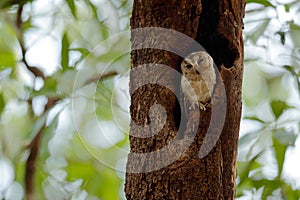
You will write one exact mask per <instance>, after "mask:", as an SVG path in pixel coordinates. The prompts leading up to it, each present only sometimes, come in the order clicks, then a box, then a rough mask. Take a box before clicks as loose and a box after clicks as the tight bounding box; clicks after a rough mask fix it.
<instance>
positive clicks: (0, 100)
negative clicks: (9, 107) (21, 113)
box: [0, 94, 5, 117]
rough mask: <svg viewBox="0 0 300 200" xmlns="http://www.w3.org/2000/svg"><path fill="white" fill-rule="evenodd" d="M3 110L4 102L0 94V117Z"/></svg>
mask: <svg viewBox="0 0 300 200" xmlns="http://www.w3.org/2000/svg"><path fill="white" fill-rule="evenodd" d="M4 108H5V100H4V97H3V95H2V94H0V117H1V114H2V112H3V110H4Z"/></svg>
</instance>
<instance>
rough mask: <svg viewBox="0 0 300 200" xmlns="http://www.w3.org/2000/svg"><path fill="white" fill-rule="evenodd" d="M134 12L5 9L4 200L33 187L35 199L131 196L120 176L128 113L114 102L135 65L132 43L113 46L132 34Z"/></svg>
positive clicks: (35, 3)
mask: <svg viewBox="0 0 300 200" xmlns="http://www.w3.org/2000/svg"><path fill="white" fill-rule="evenodd" d="M131 6H132V1H127V0H114V1H89V0H50V1H43V0H22V1H14V0H3V1H1V2H0V117H1V120H0V199H14V200H17V199H24V198H25V196H26V195H27V197H28V193H29V190H28V187H31V188H32V189H33V193H32V195H33V196H34V199H78V200H79V199H92V200H96V199H107V200H112V199H122V198H123V197H124V192H123V189H122V188H123V184H124V171H116V170H115V169H119V168H121V167H120V166H122V167H124V166H125V156H126V155H120V154H119V151H120V149H122V148H128V137H127V133H128V128H127V127H125V128H122V130H120V129H121V128H119V127H118V124H116V123H115V122H114V121H113V117H112V115H113V114H115V115H121V114H119V113H120V112H121V111H120V109H121V106H119V102H117V100H112V95H113V93H116V95H119V93H118V91H115V89H114V85H115V83H117V82H118V79H119V77H118V74H120V73H124V72H126V71H127V70H128V68H129V54H128V49H129V38H126V37H125V36H119V37H115V41H114V42H111V41H109V42H105V41H106V40H107V39H109V38H110V37H112V36H114V35H115V34H118V33H120V32H122V31H126V30H128V29H129V17H130V12H131ZM116 43H117V44H118V45H116ZM124 52H127V54H125V55H124ZM127 99H128V97H127ZM127 101H128V100H127ZM112 103H113V104H114V113H113V112H112V111H111V104H112ZM122 106H125V107H126V106H127V105H122ZM125 110H126V109H125ZM123 112H124V111H123ZM74 113H75V114H74ZM123 115H124V116H123V118H126V119H125V120H127V118H128V112H127V113H126V114H123ZM75 118H76V119H75ZM103 120H105V122H103V123H102V124H104V125H103V127H100V128H99V123H98V121H103ZM119 120H122V118H120V119H119ZM101 126H102V125H101ZM104 132H106V133H104ZM39 138H41V139H39ZM103 138H104V139H103ZM104 140H105V141H104ZM36 142H37V143H38V146H37V148H36V147H35V143H36ZM115 146H117V148H116V147H115ZM94 152H97V153H98V154H99V155H105V156H106V157H105V159H103V160H101V159H100V158H101V157H99V156H98V157H97V155H95V154H94ZM34 154H37V155H38V156H37V158H34ZM97 159H98V160H97ZM29 160H31V162H33V165H34V166H35V168H34V174H33V173H29V172H30V171H28V170H29V169H30V168H31V167H32V166H31V165H32V163H31V164H30V162H29ZM120 161H122V162H121V163H120ZM124 169H125V168H124ZM27 176H29V177H30V178H32V179H34V182H33V185H31V183H30V181H28V180H27V178H25V177H27Z"/></svg>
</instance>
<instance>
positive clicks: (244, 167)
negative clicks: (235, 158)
mask: <svg viewBox="0 0 300 200" xmlns="http://www.w3.org/2000/svg"><path fill="white" fill-rule="evenodd" d="M260 155H261V154H257V155H256V156H254V157H253V158H252V159H251V160H250V161H246V162H238V167H237V169H238V171H237V172H238V175H239V177H240V182H239V185H242V184H243V183H244V181H246V180H247V179H248V176H249V173H250V171H251V170H254V169H258V168H260V167H261V164H260V163H258V162H256V159H257V158H258V157H259V156H260Z"/></svg>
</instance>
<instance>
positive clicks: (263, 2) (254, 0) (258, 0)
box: [247, 0, 275, 8]
mask: <svg viewBox="0 0 300 200" xmlns="http://www.w3.org/2000/svg"><path fill="white" fill-rule="evenodd" d="M248 3H258V4H261V5H264V6H265V7H273V8H275V6H274V5H273V4H272V3H270V2H269V1H267V0H247V4H248Z"/></svg>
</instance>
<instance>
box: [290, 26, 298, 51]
mask: <svg viewBox="0 0 300 200" xmlns="http://www.w3.org/2000/svg"><path fill="white" fill-rule="evenodd" d="M289 25H290V35H291V38H292V40H293V43H294V46H295V47H297V48H299V47H300V26H299V25H297V24H295V23H293V22H290V23H289Z"/></svg>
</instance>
